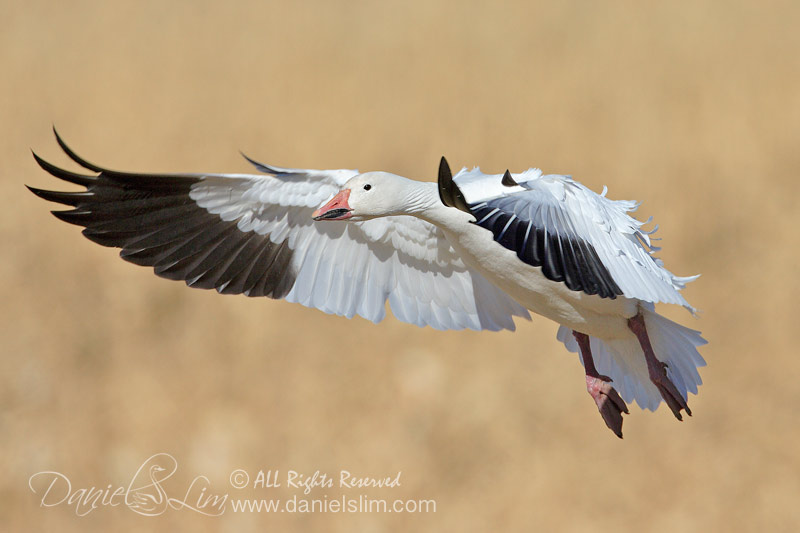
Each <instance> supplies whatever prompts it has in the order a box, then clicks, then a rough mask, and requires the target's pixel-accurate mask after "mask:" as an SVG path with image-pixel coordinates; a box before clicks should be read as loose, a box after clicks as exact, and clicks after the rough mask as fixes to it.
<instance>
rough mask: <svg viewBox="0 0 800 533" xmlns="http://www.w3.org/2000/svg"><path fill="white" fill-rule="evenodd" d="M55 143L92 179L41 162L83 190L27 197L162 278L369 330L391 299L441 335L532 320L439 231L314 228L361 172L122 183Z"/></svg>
mask: <svg viewBox="0 0 800 533" xmlns="http://www.w3.org/2000/svg"><path fill="white" fill-rule="evenodd" d="M56 135H57V134H56ZM57 140H58V142H59V144H60V145H61V147H62V148H63V149H64V151H65V152H66V153H67V155H68V156H69V157H70V158H71V159H73V160H74V161H75V162H77V163H78V164H80V165H81V166H83V167H84V168H87V169H89V170H92V171H93V172H95V173H97V174H96V175H83V174H77V173H74V172H70V171H67V170H63V169H61V168H58V167H56V166H54V165H52V164H50V163H48V162H46V161H44V160H42V159H41V158H39V157H38V156H36V160H37V162H38V163H39V165H40V166H42V168H44V169H45V170H46V171H47V172H49V173H50V174H53V175H54V176H56V177H58V178H61V179H63V180H66V181H69V182H72V183H76V184H78V185H82V186H84V187H85V188H86V190H85V191H81V192H57V191H47V190H41V189H34V188H31V190H32V191H33V192H34V193H35V194H36V195H38V196H40V197H42V198H44V199H46V200H50V201H55V202H59V203H62V204H66V205H70V206H72V207H73V208H74V209H72V210H68V211H54V214H55V216H57V217H58V218H59V219H61V220H64V221H66V222H69V223H72V224H77V225H80V226H83V227H84V228H85V229H84V230H83V234H84V235H85V236H86V237H87V238H89V239H91V240H93V241H95V242H97V243H99V244H102V245H103V246H111V247H116V248H121V249H122V251H121V252H120V255H121V257H122V258H123V259H125V260H127V261H130V262H132V263H136V264H139V265H145V266H151V267H153V269H154V271H155V273H156V274H157V275H159V276H162V277H165V278H169V279H174V280H184V281H185V282H186V284H187V285H189V286H191V287H197V288H203V289H216V290H217V291H218V292H220V293H224V294H245V295H248V296H267V297H270V298H285V299H286V300H288V301H292V302H299V303H301V304H303V305H305V306H308V307H315V308H318V309H321V310H323V311H325V312H327V313H334V314H338V315H344V316H347V317H352V316H354V315H356V314H357V315H360V316H362V317H364V318H366V319H368V320H372V321H374V322H377V321H380V320H381V319H383V317H384V316H385V304H386V301H387V299H388V301H389V304H390V306H391V309H392V311H393V312H394V314H395V316H397V318H398V319H400V320H402V321H405V322H410V323H413V324H417V325H419V326H425V325H430V326H432V327H434V328H437V329H463V328H471V329H476V330H481V329H489V330H499V329H514V321H513V318H512V317H513V316H515V315H516V316H522V317H526V318H528V313H527V311H526V310H525V309H524V308H522V307H521V306H520V305H519V304H517V303H516V302H514V301H513V300H512V299H511V298H510V297H509V296H508V295H506V294H505V293H504V292H502V291H500V290H499V289H497V288H496V287H494V286H493V285H492V284H490V283H489V282H488V281H487V280H486V279H485V278H483V277H482V276H481V275H480V274H478V273H477V272H474V271H472V270H470V269H469V268H467V267H466V266H465V265H464V264H463V262H462V261H461V259H460V258H459V257H458V256H457V255H456V253H455V251H454V250H453V249H452V248H451V247H450V245H449V243H448V242H447V240H446V238H445V236H444V234H443V233H442V232H441V231H440V230H439V229H438V228H436V227H435V226H433V225H432V224H429V223H427V222H424V221H422V220H419V219H416V218H414V217H410V216H392V217H385V218H378V219H374V220H369V221H366V222H341V223H340V222H324V221H321V222H315V221H314V220H313V219H312V216H311V213H312V211H313V210H314V209H315V208H316V207H319V205H321V204H322V203H323V202H325V201H327V200H329V199H330V198H331V197H332V196H333V195H334V194H335V193H336V192H338V191H339V189H340V188H341V187H342V186H343V185H344V183H345V182H346V181H347V180H348V179H349V178H351V177H353V176H355V175H357V174H358V172H357V171H355V170H299V169H287V168H279V167H273V166H268V165H263V164H260V163H257V162H255V161H252V160H251V163H253V164H254V165H255V166H256V167H257V168H258V169H259V170H260V171H262V172H264V173H265V174H264V175H249V174H180V175H176V174H171V175H151V174H138V173H127V172H118V171H112V170H108V169H104V168H101V167H99V166H97V165H94V164H92V163H89V162H88V161H86V160H84V159H82V158H81V157H79V156H78V155H77V154H75V152H73V151H72V150H71V149H70V148H69V147H68V146H67V145H66V144H64V142H63V141H62V140H61V139H60V138H59V137H58V135H57ZM34 155H35V154H34Z"/></svg>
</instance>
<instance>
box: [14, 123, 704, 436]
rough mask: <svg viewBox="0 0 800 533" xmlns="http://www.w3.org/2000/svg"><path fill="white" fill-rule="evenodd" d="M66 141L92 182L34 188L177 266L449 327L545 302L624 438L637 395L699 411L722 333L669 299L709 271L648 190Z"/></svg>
mask: <svg viewBox="0 0 800 533" xmlns="http://www.w3.org/2000/svg"><path fill="white" fill-rule="evenodd" d="M56 140H57V141H58V143H59V145H60V146H61V148H62V149H63V150H64V151H65V152H66V154H67V155H68V156H69V157H70V158H71V159H72V160H73V161H75V162H76V163H77V164H79V165H81V166H82V167H84V168H85V169H87V170H90V171H92V172H93V173H94V174H93V175H86V174H79V173H75V172H71V171H68V170H64V169H61V168H58V167H56V166H54V165H52V164H50V163H48V162H46V161H44V160H43V159H41V158H39V157H38V156H37V155H36V154H34V157H35V158H36V161H37V162H38V163H39V165H40V166H41V167H42V168H43V169H44V170H46V171H47V172H49V173H50V174H52V175H54V176H56V177H58V178H60V179H62V180H65V181H68V182H71V183H75V184H78V185H81V186H83V187H85V190H84V191H81V192H57V191H49V190H42V189H35V188H32V187H29V188H30V190H31V191H32V192H33V193H34V194H36V195H37V196H39V197H41V198H44V199H45V200H49V201H54V202H59V203H61V204H65V205H68V206H72V207H73V209H71V210H67V211H54V212H53V214H54V215H55V216H56V217H58V218H59V219H61V220H63V221H65V222H69V223H72V224H77V225H79V226H83V227H84V228H85V229H84V230H83V234H84V235H85V236H86V237H87V238H89V239H91V240H93V241H95V242H97V243H99V244H102V245H103V246H112V247H117V248H121V249H122V251H121V252H120V255H121V256H122V258H123V259H125V260H127V261H130V262H132V263H136V264H138V265H145V266H150V267H153V269H154V270H155V273H156V274H157V275H159V276H162V277H165V278H169V279H174V280H183V281H185V282H186V284H187V285H189V286H190V287H197V288H203V289H216V290H217V291H218V292H220V293H223V294H245V295H247V296H267V297H270V298H276V299H280V298H282V299H285V300H287V301H290V302H298V303H301V304H303V305H305V306H308V307H315V308H317V309H320V310H322V311H324V312H326V313H335V314H337V315H344V316H346V317H352V316H354V315H359V316H362V317H364V318H366V319H368V320H372V321H373V322H378V321H380V320H382V319H383V317H384V315H385V305H386V301H387V300H388V301H389V307H390V308H391V310H392V312H393V313H394V315H395V316H396V317H397V318H398V319H399V320H402V321H404V322H409V323H411V324H416V325H418V326H431V327H434V328H437V329H464V328H470V329H474V330H495V331H496V330H502V329H508V330H514V328H515V325H514V317H515V316H516V317H522V318H527V319H530V315H529V314H528V311H529V310H530V311H533V312H534V313H537V314H539V315H542V316H545V317H547V318H550V319H552V320H554V321H556V322H558V323H559V324H561V327H560V329H559V331H558V340H559V341H561V342H563V343H564V345H565V346H566V348H567V349H568V350H569V351H572V352H577V353H578V354H579V359H580V361H581V363H582V364H583V366H584V370H585V375H586V386H587V390H588V391H589V393H590V395H591V397H592V398H593V399H594V401H595V403H596V405H597V408H598V410H599V412H600V414H601V416H602V418H603V420H604V421H605V423H606V425H607V426H608V427H609V428H610V429H611V430H612V431H613V432H614V433H615V434H616V435H617V436H619V437H622V414H623V413H628V407H627V403H630V402H633V401H635V402H636V403H638V404H639V405H640V406H641V407H642V408H647V409H650V410H655V409H656V408H657V407H658V405H659V404H660V403H661V401H662V400H663V401H665V402H666V403H667V405H668V406H669V408H670V409H671V410H672V412H673V413H674V415H675V417H677V418H678V420H681V411H685V412H686V413H687V414H690V415H691V411H690V410H689V406H688V404H687V399H688V393H689V392H692V393H694V394H697V387H698V386H699V385H700V384H701V383H702V380H701V379H700V375H699V373H698V371H697V368H698V367H699V366H703V365H704V364H705V361H704V360H703V358H702V357H701V356H700V354H699V353H698V351H697V348H698V347H699V346H700V345H702V344H705V340H704V339H703V338H702V337H701V336H700V334H699V332H697V331H694V330H691V329H688V328H686V327H683V326H681V325H679V324H676V323H674V322H672V321H670V320H667V319H666V318H664V317H662V316H660V315H658V314H657V313H656V312H655V307H654V304H655V303H657V302H665V303H672V304H679V305H682V306H684V307H686V308H687V309H689V310H690V311H692V312H693V311H694V310H693V309H692V308H691V307H690V306H689V304H688V303H687V302H686V300H684V298H683V297H682V296H681V294H680V290H681V289H683V287H684V285H685V284H686V283H687V282H689V281H691V280H693V279H694V278H688V277H687V278H683V277H677V276H674V275H673V274H671V273H670V272H669V271H667V270H666V269H665V268H664V267H663V264H662V262H661V261H660V260H659V259H656V258H655V257H654V256H653V255H652V254H653V251H654V250H656V248H655V247H653V246H652V243H651V238H650V233H652V232H646V231H644V230H643V229H642V226H643V223H641V222H639V221H637V220H635V219H633V218H631V217H630V216H629V215H628V214H627V213H628V212H629V211H632V210H633V209H634V208H635V207H636V204H635V203H634V202H627V201H612V200H609V199H608V198H606V197H605V193H606V191H605V190H604V191H603V193H602V194H599V195H598V194H596V193H594V192H593V191H591V190H589V189H588V188H586V187H584V186H583V185H581V184H580V183H578V182H577V181H574V180H572V179H571V178H570V177H568V176H561V175H543V174H542V172H541V171H539V170H537V169H531V170H528V171H525V172H523V173H521V174H511V173H510V172H509V171H506V172H505V173H504V174H502V175H500V174H498V175H487V174H483V173H482V172H481V171H480V169H473V170H471V171H467V170H466V169H463V170H461V172H459V173H458V174H457V175H456V176H455V177H453V176H452V174H451V172H450V168H449V166H448V165H447V161H446V160H445V159H444V158H442V160H441V162H440V166H439V176H438V183H432V182H419V181H413V180H409V179H406V178H403V177H401V176H397V175H394V174H390V173H387V172H364V173H359V172H358V171H356V170H300V169H290V168H281V167H275V166H270V165H264V164H261V163H258V162H256V161H253V160H251V159H249V158H248V161H250V163H252V164H253V165H254V166H255V167H256V169H258V170H259V171H260V172H261V173H263V174H258V175H251V174H165V175H154V174H139V173H128V172H118V171H114V170H108V169H105V168H102V167H99V166H97V165H94V164H92V163H90V162H88V161H86V160H85V159H83V158H81V157H79V156H78V155H77V154H76V153H75V152H73V151H72V150H71V149H70V148H69V147H68V146H67V145H66V144H65V143H64V141H63V140H62V139H61V138H60V137H59V136H58V133H56ZM245 157H246V156H245ZM626 402H627V403H626Z"/></svg>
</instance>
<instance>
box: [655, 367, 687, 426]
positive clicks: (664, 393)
mask: <svg viewBox="0 0 800 533" xmlns="http://www.w3.org/2000/svg"><path fill="white" fill-rule="evenodd" d="M651 380H652V382H653V385H655V386H656V388H657V389H658V392H660V393H661V397H662V398H664V401H665V402H666V403H667V405H668V406H669V408H670V409H671V410H672V414H674V415H675V418H677V419H678V420H681V421H683V417H682V416H681V409H683V410H684V411H686V414H687V415H689V416H692V410H691V409H689V405H688V404H687V403H686V400H684V399H683V396H681V393H680V392H678V389H677V388H676V387H675V384H674V383H672V380H671V379H669V377H667V373H666V372H663V374H662V375H661V376H656V377H651Z"/></svg>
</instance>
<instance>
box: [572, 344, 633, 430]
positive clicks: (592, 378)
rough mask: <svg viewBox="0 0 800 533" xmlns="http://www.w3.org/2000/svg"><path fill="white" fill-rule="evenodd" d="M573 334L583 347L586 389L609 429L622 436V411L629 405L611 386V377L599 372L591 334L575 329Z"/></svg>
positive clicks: (625, 411) (626, 411)
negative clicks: (590, 339) (592, 347)
mask: <svg viewBox="0 0 800 533" xmlns="http://www.w3.org/2000/svg"><path fill="white" fill-rule="evenodd" d="M572 335H573V336H574V337H575V340H576V341H578V347H579V348H580V349H581V358H583V368H584V370H585V371H586V390H588V391H589V395H590V396H591V397H592V399H593V400H594V403H596V404H597V410H598V411H600V416H602V417H603V421H604V422H605V423H606V425H607V426H608V429H610V430H611V431H613V432H614V434H615V435H616V436H617V437H619V438H622V413H625V414H628V406H627V405H625V402H624V401H623V400H622V398H621V397H620V395H619V394H618V393H617V391H616V390H615V389H614V387H612V386H611V378H609V377H608V376H601V375H600V373H599V372H597V368H595V366H594V359H592V349H591V346H590V344H589V336H588V335H586V334H585V333H578V332H577V331H573V332H572Z"/></svg>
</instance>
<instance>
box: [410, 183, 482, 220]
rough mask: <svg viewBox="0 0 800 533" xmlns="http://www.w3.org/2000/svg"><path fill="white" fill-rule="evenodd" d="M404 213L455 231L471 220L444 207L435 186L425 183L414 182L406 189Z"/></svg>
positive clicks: (461, 213) (460, 212) (465, 215)
mask: <svg viewBox="0 0 800 533" xmlns="http://www.w3.org/2000/svg"><path fill="white" fill-rule="evenodd" d="M404 211H405V212H406V214H409V215H412V216H415V217H417V218H421V219H422V220H425V221H426V222H430V223H431V224H433V225H435V226H439V227H440V228H442V229H457V227H458V225H459V224H463V223H464V222H465V220H472V216H471V215H470V214H468V213H464V212H463V211H459V210H458V209H453V208H451V207H447V206H445V205H444V204H443V203H442V201H441V199H440V198H439V188H438V186H437V184H436V183H432V182H426V181H415V182H412V185H410V186H409V187H408V193H407V197H406V209H405V210H404Z"/></svg>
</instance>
